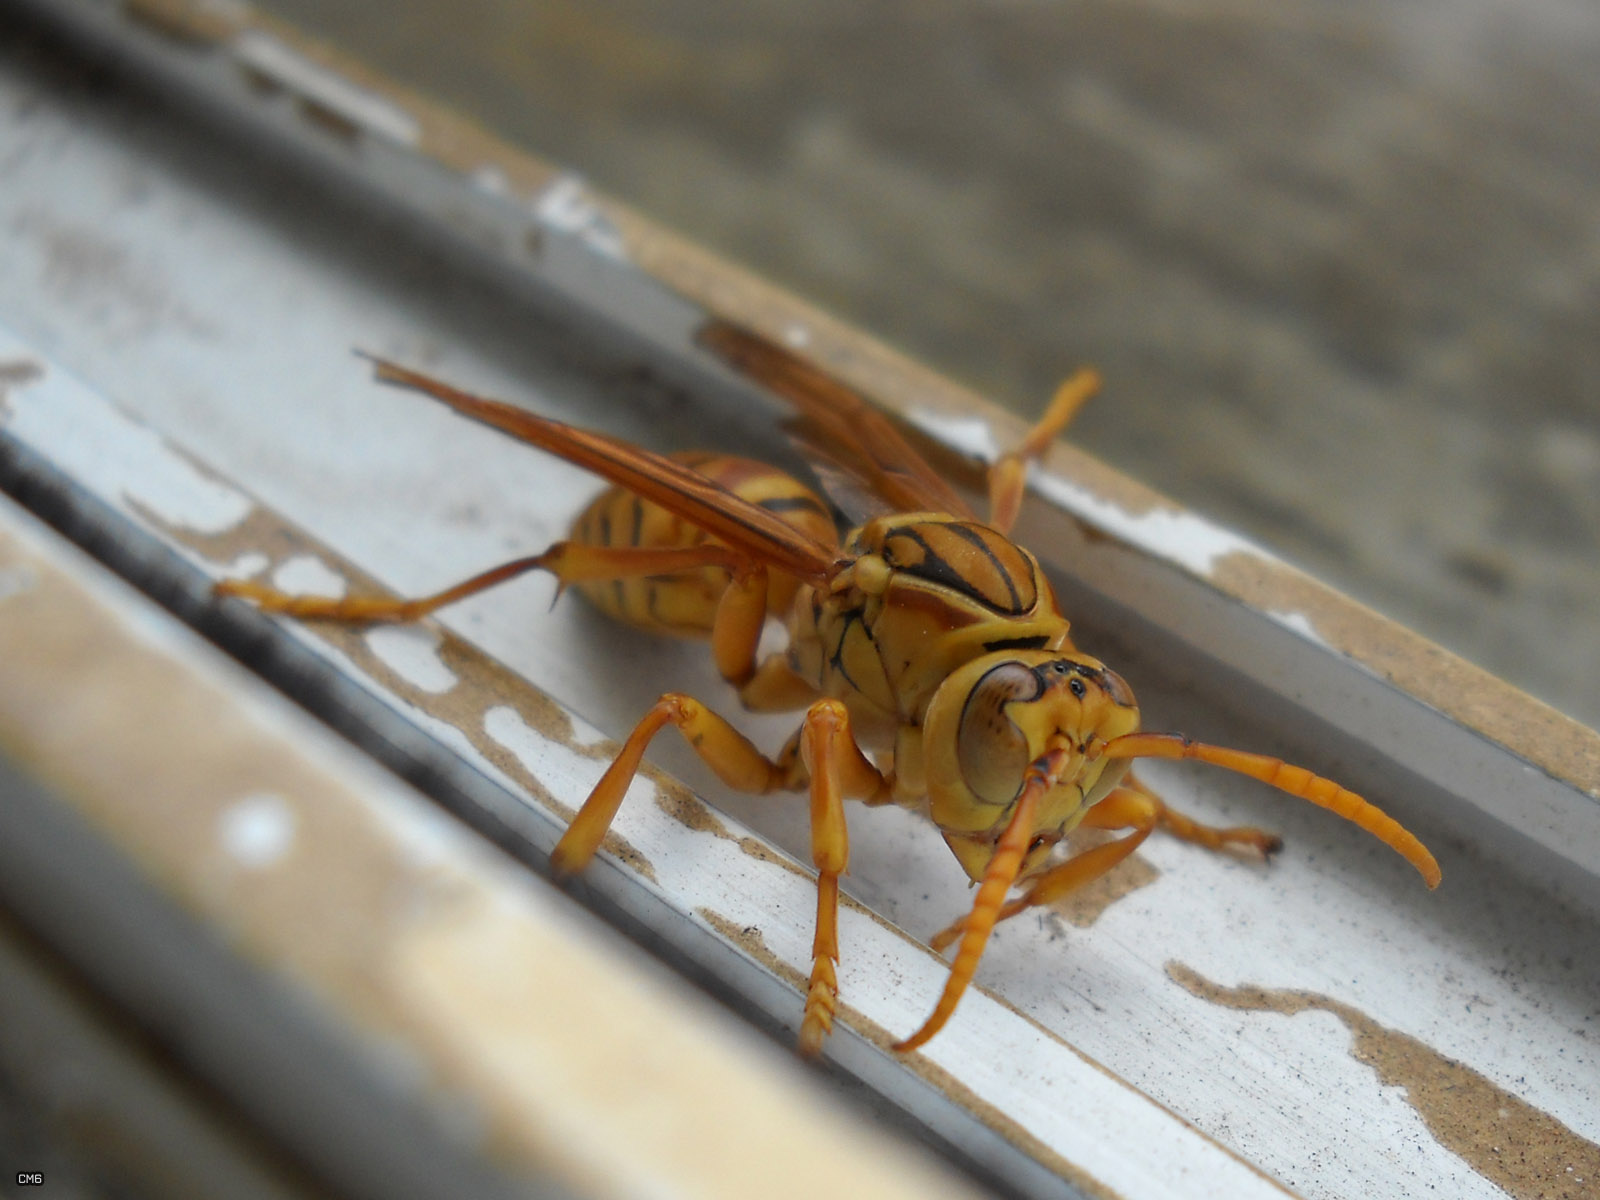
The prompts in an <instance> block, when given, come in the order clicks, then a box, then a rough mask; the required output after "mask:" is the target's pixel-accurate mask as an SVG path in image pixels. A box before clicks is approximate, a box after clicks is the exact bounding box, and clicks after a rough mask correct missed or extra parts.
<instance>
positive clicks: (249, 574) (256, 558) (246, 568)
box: [217, 550, 272, 579]
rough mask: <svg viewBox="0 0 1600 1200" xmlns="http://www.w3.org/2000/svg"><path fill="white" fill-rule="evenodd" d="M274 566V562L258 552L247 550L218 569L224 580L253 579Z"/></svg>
mask: <svg viewBox="0 0 1600 1200" xmlns="http://www.w3.org/2000/svg"><path fill="white" fill-rule="evenodd" d="M271 565H272V560H271V559H270V558H268V557H267V556H266V555H265V554H262V553H261V552H260V551H258V550H246V551H245V552H244V553H243V554H241V555H239V556H238V557H237V558H235V559H234V560H233V561H232V562H228V563H223V564H222V565H221V566H219V567H218V568H217V570H218V571H219V573H220V574H221V575H222V577H223V578H224V579H253V578H255V577H256V576H257V575H259V574H261V572H263V571H265V570H266V569H267V568H268V567H270V566H271Z"/></svg>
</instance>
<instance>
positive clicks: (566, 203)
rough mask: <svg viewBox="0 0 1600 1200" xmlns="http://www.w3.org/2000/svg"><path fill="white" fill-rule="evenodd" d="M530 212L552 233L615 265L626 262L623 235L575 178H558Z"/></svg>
mask: <svg viewBox="0 0 1600 1200" xmlns="http://www.w3.org/2000/svg"><path fill="white" fill-rule="evenodd" d="M533 211H534V213H535V215H536V216H538V218H539V219H540V220H541V221H542V222H544V223H545V224H546V225H548V226H549V227H550V228H551V229H554V230H557V231H558V232H560V233H565V234H570V235H571V236H573V237H575V238H578V239H580V240H581V241H582V242H583V243H584V245H586V246H588V247H589V249H591V250H593V251H595V252H596V253H598V254H604V255H605V256H606V257H607V258H613V259H616V260H617V261H618V262H627V261H628V249H627V246H626V245H624V244H623V241H622V234H621V233H620V232H619V231H618V229H617V227H616V226H615V225H613V224H612V223H611V221H610V220H609V219H608V218H607V217H606V215H605V214H604V213H603V212H601V211H600V208H599V206H598V205H597V204H595V202H594V199H593V198H592V197H591V196H590V194H589V189H588V187H587V186H586V185H585V184H584V182H583V180H581V179H579V178H578V177H577V176H576V175H571V174H563V175H561V176H560V177H558V178H557V179H556V181H555V182H554V183H552V184H551V185H550V186H549V187H547V188H545V189H544V191H543V192H541V193H539V197H538V199H537V200H535V201H534V206H533Z"/></svg>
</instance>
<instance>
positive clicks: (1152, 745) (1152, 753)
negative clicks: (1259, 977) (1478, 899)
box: [1103, 733, 1442, 888]
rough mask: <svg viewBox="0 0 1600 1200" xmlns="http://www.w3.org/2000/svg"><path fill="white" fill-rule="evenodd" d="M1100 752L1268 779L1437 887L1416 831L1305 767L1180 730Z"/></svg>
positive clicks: (1117, 742)
mask: <svg viewBox="0 0 1600 1200" xmlns="http://www.w3.org/2000/svg"><path fill="white" fill-rule="evenodd" d="M1103 753H1104V755H1105V757H1106V758H1193V759H1198V760H1199V761H1200V762H1206V763H1210V764H1211V765H1213V766H1217V767H1222V768H1224V769H1226V770H1229V771H1236V772H1238V773H1239V774H1240V775H1249V776H1251V777H1252V778H1254V779H1259V780H1261V781H1262V782H1263V783H1270V784H1271V785H1272V786H1273V787H1275V788H1277V789H1278V790H1279V791H1283V792H1288V793H1289V794H1290V795H1291V796H1298V797H1300V799H1302V800H1309V801H1311V803H1313V804H1315V805H1317V806H1319V807H1321V808H1325V809H1327V810H1328V811H1329V812H1334V813H1337V814H1338V815H1339V816H1341V817H1343V818H1344V819H1345V820H1347V821H1349V822H1351V823H1352V824H1355V825H1358V826H1360V827H1361V828H1362V829H1365V830H1366V831H1367V832H1368V833H1370V834H1372V836H1373V837H1375V838H1377V839H1378V840H1379V841H1381V842H1383V843H1384V845H1386V846H1388V847H1389V848H1390V849H1392V850H1394V851H1395V853H1397V854H1399V855H1400V856H1401V857H1402V858H1404V859H1405V860H1406V861H1407V862H1408V863H1410V864H1411V865H1412V866H1413V867H1415V868H1416V869H1417V873H1418V874H1420V875H1421V876H1422V878H1423V881H1424V882H1425V883H1426V884H1427V885H1428V886H1429V887H1430V888H1436V887H1438V886H1439V880H1440V879H1441V878H1442V872H1440V870H1439V862H1438V860H1437V859H1435V858H1434V857H1433V855H1432V854H1431V853H1429V851H1428V848H1427V847H1426V846H1424V845H1423V844H1422V843H1421V841H1419V840H1418V839H1417V836H1416V835H1415V834H1413V833H1412V832H1411V831H1410V830H1409V829H1407V828H1406V827H1405V826H1404V825H1402V824H1400V822H1399V821H1396V820H1395V819H1394V818H1393V817H1391V816H1390V815H1389V814H1388V813H1386V812H1384V811H1383V810H1382V809H1381V808H1379V807H1378V806H1377V805H1375V804H1371V803H1369V802H1368V801H1367V800H1365V799H1363V798H1362V797H1360V796H1358V795H1356V794H1355V793H1354V792H1352V791H1350V790H1349V789H1348V788H1343V787H1340V786H1339V785H1338V784H1337V783H1335V782H1333V780H1331V779H1324V778H1323V777H1322V776H1321V775H1317V774H1313V773H1312V772H1311V771H1308V770H1306V769H1305V768H1304V767H1297V766H1295V765H1294V764H1293V763H1286V762H1284V761H1283V760H1282V759H1281V758H1272V757H1270V756H1268V755H1265V754H1251V753H1250V752H1249V751H1247V750H1232V749H1229V748H1228V747H1226V746H1212V745H1208V744H1207V743H1205V742H1196V741H1192V740H1190V739H1189V738H1186V737H1184V736H1183V735H1182V734H1179V733H1127V734H1123V735H1122V736H1121V737H1119V738H1113V739H1111V741H1109V742H1107V743H1106V746H1105V750H1104V752H1103Z"/></svg>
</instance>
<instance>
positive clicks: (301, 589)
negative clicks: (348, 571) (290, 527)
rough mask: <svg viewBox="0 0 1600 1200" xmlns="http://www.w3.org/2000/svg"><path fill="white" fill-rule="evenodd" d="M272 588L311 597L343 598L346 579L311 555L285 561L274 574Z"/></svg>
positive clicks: (298, 556)
mask: <svg viewBox="0 0 1600 1200" xmlns="http://www.w3.org/2000/svg"><path fill="white" fill-rule="evenodd" d="M272 586H273V587H275V588H277V589H278V590H279V591H283V592H293V593H295V594H297V595H309V596H343V595H344V593H345V583H344V577H343V576H341V575H340V574H338V572H336V571H334V570H333V568H331V567H329V566H328V565H327V564H326V563H325V562H323V561H322V560H321V559H320V558H317V557H315V556H314V555H310V554H300V555H296V556H295V557H294V558H290V559H285V560H284V562H283V563H282V564H281V565H280V566H279V567H278V569H277V570H276V571H274V572H273V573H272Z"/></svg>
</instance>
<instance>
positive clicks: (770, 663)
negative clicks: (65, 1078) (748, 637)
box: [739, 654, 817, 712]
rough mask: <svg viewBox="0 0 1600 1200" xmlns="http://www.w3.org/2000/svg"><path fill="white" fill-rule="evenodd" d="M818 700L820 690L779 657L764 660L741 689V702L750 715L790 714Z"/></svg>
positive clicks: (777, 655)
mask: <svg viewBox="0 0 1600 1200" xmlns="http://www.w3.org/2000/svg"><path fill="white" fill-rule="evenodd" d="M816 698H817V689H816V688H815V687H813V686H812V685H811V684H809V683H807V682H806V680H805V677H804V676H802V675H799V674H797V673H796V672H795V670H794V669H793V668H792V667H790V666H789V664H788V663H787V662H786V661H785V660H784V658H783V656H782V655H780V654H774V655H772V656H771V657H769V658H767V659H765V660H764V661H763V662H762V664H761V665H760V666H759V667H757V668H756V672H755V674H754V675H752V676H751V677H750V679H749V680H748V681H747V682H746V683H745V684H744V685H743V686H742V687H740V689H739V703H740V704H742V705H744V707H745V709H746V711H748V712H789V711H791V710H792V709H796V708H804V707H805V706H806V705H808V704H810V703H811V702H812V701H813V700H815V699H816Z"/></svg>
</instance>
